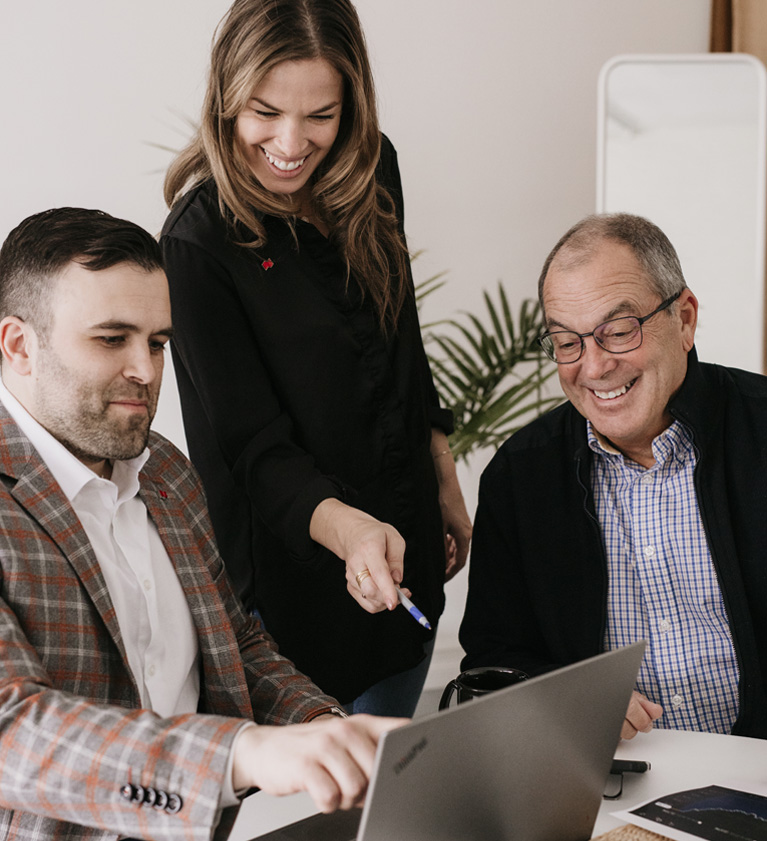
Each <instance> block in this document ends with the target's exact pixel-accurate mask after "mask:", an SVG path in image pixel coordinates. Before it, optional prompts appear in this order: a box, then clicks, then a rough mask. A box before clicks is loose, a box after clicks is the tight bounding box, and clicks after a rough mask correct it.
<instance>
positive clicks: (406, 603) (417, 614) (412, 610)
mask: <svg viewBox="0 0 767 841" xmlns="http://www.w3.org/2000/svg"><path fill="white" fill-rule="evenodd" d="M397 597H398V598H399V603H400V604H401V605H402V607H406V608H407V610H408V613H409V614H410V615H411V616H412V617H413V619H415V621H416V622H418V624H419V625H423V626H424V628H428V629H429V630H431V625H430V623H429V620H428V619H427V618H426V617H425V616H424V615H423V613H421V611H420V610H419V609H418V608H417V607H416V606H415V605H414V604H413V602H411V601H410V599H409V598H408V597H407V596H406V595H405V594H404V593H403V592H402V590H400V588H399V587H397Z"/></svg>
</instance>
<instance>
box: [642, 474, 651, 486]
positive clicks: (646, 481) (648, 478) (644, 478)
mask: <svg viewBox="0 0 767 841" xmlns="http://www.w3.org/2000/svg"><path fill="white" fill-rule="evenodd" d="M650 482H652V476H651V475H650V474H649V473H645V475H644V476H642V484H644V485H649V484H650Z"/></svg>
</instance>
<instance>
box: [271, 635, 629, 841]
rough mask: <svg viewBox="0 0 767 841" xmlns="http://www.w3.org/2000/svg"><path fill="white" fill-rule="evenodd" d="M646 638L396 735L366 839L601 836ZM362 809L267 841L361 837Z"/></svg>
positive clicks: (371, 799)
mask: <svg viewBox="0 0 767 841" xmlns="http://www.w3.org/2000/svg"><path fill="white" fill-rule="evenodd" d="M643 652H644V643H643V642H641V643H636V644H635V645H631V646H627V647H625V648H621V649H617V650H615V651H610V652H607V653H605V654H600V655H599V656H597V657H593V658H591V659H589V660H584V661H582V662H580V663H575V664H573V665H571V666H565V667H564V668H562V669H557V670H556V671H554V672H549V673H548V674H545V675H541V676H539V677H535V678H532V679H531V680H529V681H525V682H523V683H518V684H516V685H514V686H510V687H508V688H506V689H502V690H499V691H498V692H494V693H492V694H490V695H487V696H485V697H484V698H479V699H476V700H473V701H470V702H467V703H464V704H461V705H459V706H456V707H453V708H451V709H449V710H444V711H442V712H438V713H435V714H434V715H430V716H427V717H425V718H420V719H416V720H415V721H413V722H411V723H410V724H408V725H405V726H404V727H401V728H399V729H397V730H392V731H390V732H388V733H385V734H384V736H383V737H382V739H381V741H380V742H379V746H378V753H377V756H376V765H375V769H374V772H373V776H372V778H371V782H370V788H369V791H368V795H367V799H366V802H365V808H364V810H363V812H362V820H361V822H360V825H359V830H358V832H357V836H356V837H357V841H410V839H412V841H432V840H433V841H451V840H452V839H455V841H495V839H504V841H505V840H506V839H513V841H581V839H588V838H590V837H591V830H592V828H593V826H594V821H595V820H596V817H597V812H598V811H599V806H600V803H601V799H602V792H603V790H604V786H605V781H606V779H607V774H608V772H609V769H610V763H611V761H612V758H613V754H614V753H615V748H616V745H617V743H618V739H619V737H620V729H621V726H622V724H623V719H624V717H625V713H626V708H627V707H628V703H629V698H630V696H631V691H632V689H633V687H634V684H635V681H636V676H637V672H638V670H639V665H640V662H641V659H642V654H643ZM356 820H357V818H356V816H355V815H354V814H353V813H352V814H349V813H339V812H336V813H335V814H333V815H317V816H314V817H312V818H307V819H306V820H304V821H299V822H297V823H295V824H291V825H290V826H288V827H284V828H283V829H282V830H278V831H276V832H273V833H269V834H268V835H265V836H261V837H260V841H278V839H291V840H292V839H302V841H303V839H306V840H307V841H354V837H355V835H354V825H355V824H356Z"/></svg>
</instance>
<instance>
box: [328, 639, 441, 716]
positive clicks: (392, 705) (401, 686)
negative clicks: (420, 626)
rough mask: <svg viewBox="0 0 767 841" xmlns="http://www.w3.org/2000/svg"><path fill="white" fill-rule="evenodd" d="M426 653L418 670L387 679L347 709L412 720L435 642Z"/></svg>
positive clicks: (414, 668)
mask: <svg viewBox="0 0 767 841" xmlns="http://www.w3.org/2000/svg"><path fill="white" fill-rule="evenodd" d="M423 650H424V654H425V655H426V656H425V657H424V659H423V660H422V661H421V662H420V663H419V664H418V665H417V666H414V667H413V668H412V669H408V670H407V671H405V672H399V673H398V674H396V675H392V676H391V677H387V678H384V679H383V680H381V681H379V682H378V683H376V684H375V685H373V686H371V687H370V689H366V690H365V691H364V692H363V693H362V695H360V696H359V697H358V698H355V700H354V701H352V702H351V703H349V704H345V705H344V709H345V710H346V712H348V713H349V714H352V713H369V714H370V715H393V716H404V717H406V718H412V717H413V713H414V712H415V708H416V706H418V699H419V698H420V697H421V691H422V690H423V685H424V683H425V682H426V673H427V672H428V671H429V664H430V663H431V657H432V654H433V653H434V639H431V640H429V642H427V643H425V644H424V647H423Z"/></svg>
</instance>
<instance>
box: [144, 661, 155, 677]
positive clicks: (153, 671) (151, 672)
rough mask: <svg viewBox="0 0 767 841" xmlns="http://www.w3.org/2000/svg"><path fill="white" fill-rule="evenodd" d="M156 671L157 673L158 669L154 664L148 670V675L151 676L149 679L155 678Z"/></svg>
mask: <svg viewBox="0 0 767 841" xmlns="http://www.w3.org/2000/svg"><path fill="white" fill-rule="evenodd" d="M156 671H157V669H156V668H155V666H154V664H152V665H151V666H150V667H149V668H148V669H147V670H146V673H147V674H148V675H149V677H154V673H155V672H156Z"/></svg>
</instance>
